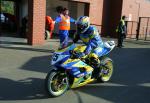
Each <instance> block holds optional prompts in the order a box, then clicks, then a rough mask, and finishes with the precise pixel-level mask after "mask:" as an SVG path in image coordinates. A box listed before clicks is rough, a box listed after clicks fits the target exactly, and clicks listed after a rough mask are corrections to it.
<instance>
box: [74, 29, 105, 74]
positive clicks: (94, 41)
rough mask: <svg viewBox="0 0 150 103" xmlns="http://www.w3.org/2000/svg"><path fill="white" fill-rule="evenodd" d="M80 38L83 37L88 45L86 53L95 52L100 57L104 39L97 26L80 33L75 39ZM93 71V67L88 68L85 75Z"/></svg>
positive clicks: (75, 40)
mask: <svg viewBox="0 0 150 103" xmlns="http://www.w3.org/2000/svg"><path fill="white" fill-rule="evenodd" d="M79 39H81V40H82V41H83V43H84V44H85V45H86V49H85V51H84V54H85V55H88V54H91V53H92V54H93V53H94V54H96V55H97V56H98V57H100V55H99V54H101V52H102V48H103V41H102V39H101V37H100V35H99V32H98V30H97V29H96V27H95V26H90V27H89V28H88V29H87V30H86V31H85V32H84V33H78V34H77V35H76V37H75V39H74V42H77V41H78V40H79ZM92 71H93V69H91V68H86V71H85V72H84V76H88V74H90V73H91V72H92ZM80 75H81V74H79V76H77V77H80Z"/></svg>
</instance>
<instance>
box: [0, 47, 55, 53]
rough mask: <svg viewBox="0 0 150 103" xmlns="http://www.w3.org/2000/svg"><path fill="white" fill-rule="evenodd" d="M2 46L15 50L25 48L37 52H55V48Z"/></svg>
mask: <svg viewBox="0 0 150 103" xmlns="http://www.w3.org/2000/svg"><path fill="white" fill-rule="evenodd" d="M0 48H4V49H14V50H25V51H35V52H46V53H53V52H54V50H49V49H38V48H29V47H15V46H0Z"/></svg>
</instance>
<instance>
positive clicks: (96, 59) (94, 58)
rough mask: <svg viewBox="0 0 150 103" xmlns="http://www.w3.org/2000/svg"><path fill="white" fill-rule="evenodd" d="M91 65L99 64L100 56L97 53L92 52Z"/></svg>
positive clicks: (90, 56)
mask: <svg viewBox="0 0 150 103" xmlns="http://www.w3.org/2000/svg"><path fill="white" fill-rule="evenodd" d="M88 58H89V63H90V65H93V66H96V67H97V66H99V64H100V60H99V57H98V56H97V55H96V54H95V53H91V54H89V56H88Z"/></svg>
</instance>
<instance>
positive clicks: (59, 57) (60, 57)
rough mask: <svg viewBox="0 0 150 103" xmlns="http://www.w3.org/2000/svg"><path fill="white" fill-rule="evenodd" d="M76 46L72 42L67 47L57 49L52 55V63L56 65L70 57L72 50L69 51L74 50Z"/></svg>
mask: <svg viewBox="0 0 150 103" xmlns="http://www.w3.org/2000/svg"><path fill="white" fill-rule="evenodd" d="M75 47H76V46H75V44H72V45H70V46H68V47H67V48H65V49H62V50H57V51H56V52H55V53H53V55H52V59H51V65H56V64H57V63H59V62H60V61H66V60H67V59H68V58H70V52H69V51H70V50H73V49H74V48H75Z"/></svg>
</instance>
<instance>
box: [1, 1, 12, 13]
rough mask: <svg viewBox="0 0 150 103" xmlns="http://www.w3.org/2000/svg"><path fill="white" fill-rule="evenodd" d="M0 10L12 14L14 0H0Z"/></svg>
mask: <svg viewBox="0 0 150 103" xmlns="http://www.w3.org/2000/svg"><path fill="white" fill-rule="evenodd" d="M1 12H5V13H10V14H14V2H12V1H1Z"/></svg>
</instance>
